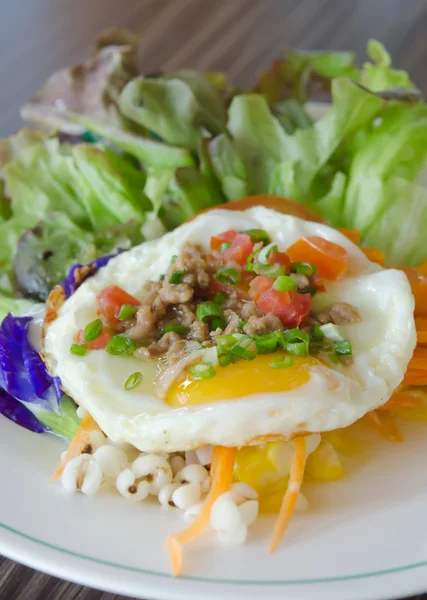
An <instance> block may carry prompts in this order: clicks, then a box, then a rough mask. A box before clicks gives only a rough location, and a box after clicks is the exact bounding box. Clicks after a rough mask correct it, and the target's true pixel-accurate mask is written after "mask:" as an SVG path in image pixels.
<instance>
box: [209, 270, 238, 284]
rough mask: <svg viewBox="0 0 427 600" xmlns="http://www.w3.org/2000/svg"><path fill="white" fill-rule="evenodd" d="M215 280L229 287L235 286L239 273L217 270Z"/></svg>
mask: <svg viewBox="0 0 427 600" xmlns="http://www.w3.org/2000/svg"><path fill="white" fill-rule="evenodd" d="M215 279H217V280H218V281H222V283H228V284H229V285H236V283H237V282H238V281H239V280H240V273H239V272H238V271H236V269H227V268H226V267H225V268H222V269H218V271H217V272H216V273H215Z"/></svg>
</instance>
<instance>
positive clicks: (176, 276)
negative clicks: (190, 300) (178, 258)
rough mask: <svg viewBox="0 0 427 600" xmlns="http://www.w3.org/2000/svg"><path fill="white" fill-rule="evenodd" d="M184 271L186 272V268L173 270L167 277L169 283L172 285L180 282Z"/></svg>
mask: <svg viewBox="0 0 427 600" xmlns="http://www.w3.org/2000/svg"><path fill="white" fill-rule="evenodd" d="M186 272H187V271H186V269H183V270H182V271H174V272H173V273H172V275H171V276H170V277H169V283H172V285H175V284H177V283H181V281H182V278H183V277H184V275H185V274H186Z"/></svg>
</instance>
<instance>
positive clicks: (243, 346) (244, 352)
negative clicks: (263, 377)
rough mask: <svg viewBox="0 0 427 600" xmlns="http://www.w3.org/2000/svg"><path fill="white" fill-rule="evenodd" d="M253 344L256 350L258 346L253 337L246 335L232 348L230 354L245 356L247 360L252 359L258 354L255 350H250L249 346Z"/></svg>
mask: <svg viewBox="0 0 427 600" xmlns="http://www.w3.org/2000/svg"><path fill="white" fill-rule="evenodd" d="M250 346H253V348H254V350H255V348H256V346H255V344H254V340H253V338H251V337H250V336H245V337H244V338H243V339H241V340H239V341H238V342H236V343H235V344H234V345H233V346H231V348H230V354H233V355H234V356H238V357H239V358H244V359H245V360H252V359H254V358H255V356H256V355H257V353H256V352H254V351H253V350H249V347H250Z"/></svg>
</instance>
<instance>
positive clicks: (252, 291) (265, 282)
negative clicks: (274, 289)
mask: <svg viewBox="0 0 427 600" xmlns="http://www.w3.org/2000/svg"><path fill="white" fill-rule="evenodd" d="M273 283H274V279H272V278H271V277H266V276H265V275H258V277H255V279H252V281H251V282H250V284H249V295H250V297H251V298H253V299H254V300H255V301H256V300H257V299H258V298H259V297H260V295H261V294H262V293H263V292H265V291H266V290H269V289H270V288H271V286H272V285H273Z"/></svg>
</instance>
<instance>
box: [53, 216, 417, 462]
mask: <svg viewBox="0 0 427 600" xmlns="http://www.w3.org/2000/svg"><path fill="white" fill-rule="evenodd" d="M250 228H262V229H265V230H266V231H267V232H268V233H269V235H270V236H271V238H272V239H273V240H274V241H275V242H276V243H277V244H278V246H279V249H281V250H285V249H286V248H287V247H289V246H290V245H291V244H292V243H293V242H295V241H296V240H297V239H299V238H301V237H302V236H303V235H319V236H321V237H324V238H325V239H328V240H330V241H332V242H336V243H337V244H340V245H341V246H343V247H345V248H346V250H347V251H348V253H349V255H350V257H351V266H350V267H349V269H348V276H346V278H345V279H344V280H342V281H340V282H331V283H328V284H327V285H326V289H327V291H330V292H331V293H333V294H334V295H336V296H337V297H338V298H339V299H341V300H343V301H346V302H349V303H351V304H353V305H354V306H356V308H358V310H359V312H360V313H361V316H362V319H363V320H362V322H361V323H358V324H352V325H347V326H346V327H343V328H342V329H343V330H344V333H345V335H347V336H348V337H349V338H350V339H351V340H352V343H353V348H354V364H353V365H352V366H351V367H349V368H346V369H343V370H342V372H338V371H337V370H335V369H329V368H327V367H326V366H316V367H313V368H312V369H311V379H310V381H309V382H307V383H306V384H304V385H302V386H300V387H299V388H297V389H296V390H293V391H292V392H283V393H269V394H257V395H251V396H246V397H242V398H240V399H238V400H230V401H224V402H216V403H210V404H204V405H200V406H190V407H183V408H179V409H173V408H171V407H170V406H169V405H167V404H165V403H164V402H162V401H161V400H159V399H158V398H156V397H155V396H154V395H153V387H152V385H151V387H150V384H151V382H150V381H145V383H144V385H143V386H142V388H138V390H136V391H133V392H127V391H125V390H124V387H123V381H124V380H125V377H126V376H127V375H128V374H130V373H132V372H134V371H137V370H142V369H141V361H139V360H137V359H135V358H120V357H114V356H110V355H108V354H107V353H106V352H103V351H98V352H90V353H88V354H87V355H86V356H85V357H77V356H73V355H71V354H70V350H69V349H70V345H71V343H72V342H73V336H74V334H75V332H76V330H77V329H79V328H82V327H84V325H85V324H87V323H88V322H90V321H91V320H93V319H94V318H96V295H97V293H98V292H99V291H100V290H102V289H103V288H104V287H106V286H107V285H110V284H112V283H115V284H117V285H119V286H121V287H123V288H124V289H125V290H126V291H127V292H129V293H130V294H133V295H135V296H136V297H138V296H140V295H141V289H142V286H143V284H144V282H145V281H146V280H148V279H153V280H158V278H159V275H160V274H161V273H163V272H165V271H166V270H167V268H168V266H169V263H170V259H171V257H172V256H173V255H174V254H178V253H179V251H180V249H181V248H182V246H183V245H184V244H185V243H186V242H191V243H199V244H202V245H204V246H207V245H208V243H209V239H210V237H211V236H212V235H215V234H218V233H220V232H222V231H225V230H227V229H238V230H242V229H250ZM413 311H414V299H413V296H412V293H411V290H410V286H409V283H408V281H407V278H406V276H405V275H404V273H403V272H400V271H397V270H394V269H388V270H384V269H382V268H381V267H379V266H378V265H376V264H374V263H371V262H370V261H369V260H368V259H367V258H366V257H365V255H364V254H363V252H362V251H361V250H360V249H359V248H358V247H357V246H356V245H354V244H353V243H352V242H351V241H350V240H348V239H347V238H346V237H345V236H344V235H342V234H341V233H340V232H338V231H337V230H335V229H332V228H331V227H328V226H326V225H323V224H319V223H313V222H307V221H304V220H301V219H298V218H296V217H292V216H288V215H282V214H280V213H277V212H275V211H271V210H269V209H265V208H263V207H254V208H251V209H248V210H246V211H242V212H237V211H226V210H220V209H218V210H214V211H211V212H209V213H208V214H202V215H200V216H199V217H197V218H196V219H194V220H193V221H192V222H190V223H187V224H184V225H182V226H181V227H179V228H178V229H175V230H174V231H173V232H171V233H168V234H166V235H165V236H164V237H163V238H160V239H158V240H154V241H152V242H146V243H144V244H141V245H140V246H137V247H135V248H133V249H131V250H129V251H128V252H126V253H123V254H121V255H119V256H118V257H117V258H114V259H112V260H111V261H110V262H109V263H108V265H107V266H106V267H104V268H102V269H100V270H99V271H98V273H96V274H95V275H94V276H93V277H92V278H90V279H88V280H87V281H86V282H85V283H83V285H82V286H81V287H80V288H79V289H78V290H77V291H76V292H75V293H74V294H73V296H72V297H71V298H70V299H69V300H67V301H66V302H65V304H64V305H63V306H62V307H61V309H60V311H59V314H58V318H57V319H56V320H55V321H54V322H53V323H52V324H51V325H50V326H49V328H48V330H47V333H46V338H45V344H44V352H45V358H46V361H47V364H48V366H49V369H50V371H51V373H52V374H53V375H56V376H59V377H60V378H61V380H62V383H63V385H64V388H65V389H66V390H67V392H68V393H69V394H70V395H71V396H72V397H73V398H74V399H75V400H76V401H77V402H78V403H79V404H81V405H82V406H84V407H85V408H86V409H87V410H88V411H89V412H90V413H91V414H92V416H93V417H94V419H95V420H96V421H97V422H98V424H99V425H100V427H101V428H102V429H103V431H104V432H105V433H106V434H107V435H108V437H110V438H111V439H112V440H113V441H116V442H129V443H131V444H133V445H134V446H136V447H137V448H138V449H140V450H142V451H150V452H152V451H167V452H168V451H169V452H171V451H178V450H185V449H191V448H195V447H198V446H200V445H203V444H219V445H226V446H227V445H228V446H241V445H245V444H247V443H248V442H249V441H251V440H253V439H254V438H256V437H257V436H264V435H268V434H281V435H284V436H285V437H292V436H293V435H295V434H297V433H298V432H300V431H309V432H319V431H326V430H333V429H336V428H340V427H345V426H348V425H350V424H351V423H353V422H354V421H356V420H357V419H359V418H361V417H362V416H363V415H364V414H365V413H366V412H368V411H369V410H372V409H374V408H375V407H377V406H380V405H381V404H383V403H384V402H385V401H386V400H387V399H388V398H389V397H390V396H391V394H392V392H393V390H394V389H395V388H396V387H397V385H398V384H399V383H400V382H401V381H402V379H403V375H404V372H405V370H406V367H407V363H408V362H409V360H410V358H411V356H412V353H413V350H414V347H415V343H416V336H415V325H414V318H413ZM150 368H151V369H152V370H151V373H153V375H154V366H153V365H151V366H149V367H148V371H147V372H148V373H150ZM343 371H345V372H346V373H347V374H345V373H344V372H343ZM100 373H101V376H100ZM114 373H118V374H119V375H118V376H117V377H115V376H114V377H113V374H114ZM328 373H329V375H332V377H333V378H334V381H335V386H331V380H330V378H329V377H328V376H327V374H328ZM325 375H326V376H325ZM104 379H105V381H104ZM146 379H147V378H146ZM148 379H149V378H148ZM331 387H334V389H331ZM225 396H226V394H225ZM224 400H226V397H225V398H224Z"/></svg>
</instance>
